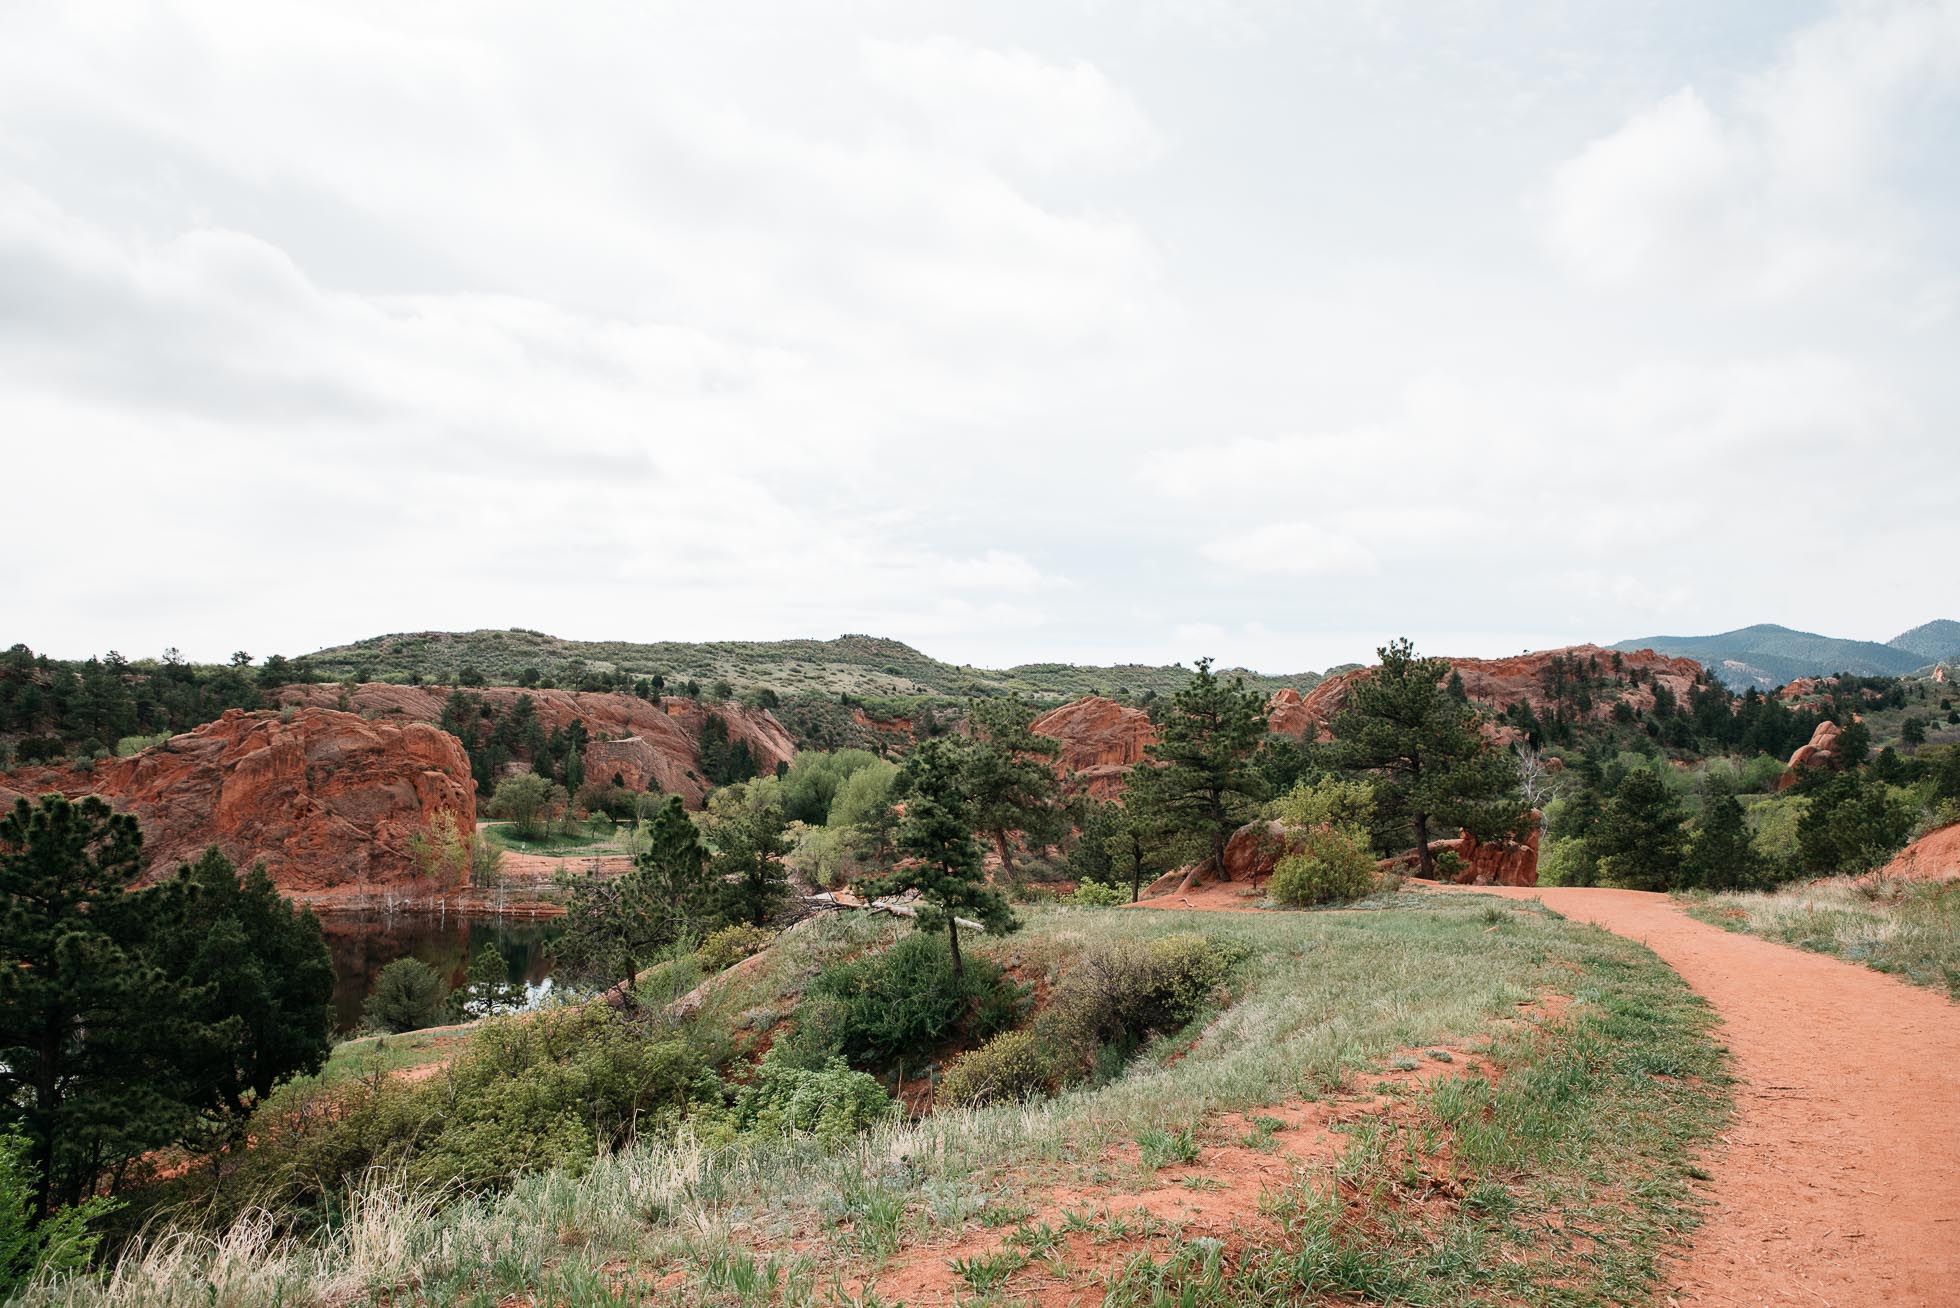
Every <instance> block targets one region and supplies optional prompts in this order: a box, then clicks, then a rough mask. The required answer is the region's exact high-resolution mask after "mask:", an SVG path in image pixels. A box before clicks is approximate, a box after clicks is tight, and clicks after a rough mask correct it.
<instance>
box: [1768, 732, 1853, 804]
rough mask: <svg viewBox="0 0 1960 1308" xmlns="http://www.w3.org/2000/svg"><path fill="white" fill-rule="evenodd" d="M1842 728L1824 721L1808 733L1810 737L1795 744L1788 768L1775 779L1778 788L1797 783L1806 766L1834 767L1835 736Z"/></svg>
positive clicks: (1836, 762)
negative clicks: (1799, 743)
mask: <svg viewBox="0 0 1960 1308" xmlns="http://www.w3.org/2000/svg"><path fill="white" fill-rule="evenodd" d="M1841 730H1842V728H1840V727H1839V726H1838V724H1837V723H1835V722H1831V721H1824V722H1820V723H1818V724H1817V729H1816V730H1815V731H1813V732H1811V733H1810V739H1809V740H1808V741H1806V742H1804V743H1803V744H1801V745H1799V746H1797V751H1796V753H1794V754H1792V755H1790V768H1789V771H1787V772H1785V773H1784V774H1783V775H1782V776H1780V777H1778V778H1777V779H1776V788H1777V789H1778V790H1788V789H1789V788H1790V787H1791V786H1794V785H1796V784H1797V782H1798V780H1799V779H1801V776H1802V773H1803V771H1804V770H1805V769H1806V768H1834V767H1836V766H1837V765H1838V758H1837V738H1838V733H1839V731H1841Z"/></svg>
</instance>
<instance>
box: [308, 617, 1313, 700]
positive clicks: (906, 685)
mask: <svg viewBox="0 0 1960 1308" xmlns="http://www.w3.org/2000/svg"><path fill="white" fill-rule="evenodd" d="M573 660H581V661H583V662H584V664H585V665H586V666H587V667H588V668H592V669H594V670H598V671H610V670H612V669H615V668H620V669H624V670H626V671H628V672H631V673H632V674H634V675H635V676H639V675H650V674H652V673H655V672H659V673H663V674H665V675H666V677H667V678H668V680H669V681H684V680H686V679H688V678H690V677H692V678H694V679H695V680H697V681H700V682H702V683H703V684H712V683H713V682H714V681H717V680H726V681H728V682H729V683H730V684H731V685H733V686H735V687H736V689H738V690H743V689H747V688H749V687H751V686H767V687H770V688H772V689H774V690H776V691H778V692H780V693H782V694H786V695H791V694H799V693H804V692H811V693H820V694H825V695H835V694H837V693H839V692H849V693H850V694H853V695H870V696H921V695H927V696H945V697H964V696H967V695H974V694H982V695H984V694H997V693H1000V692H1003V691H1008V692H1014V693H1019V694H1028V695H1038V696H1047V697H1053V698H1057V699H1069V698H1074V697H1076V696H1078V695H1085V694H1091V693H1095V692H1106V693H1125V692H1127V693H1130V694H1142V693H1143V692H1144V691H1146V690H1155V691H1157V692H1158V693H1159V694H1168V693H1170V692H1171V691H1174V690H1180V689H1182V688H1183V687H1184V684H1185V683H1186V682H1187V681H1189V680H1190V676H1191V673H1190V669H1188V668H1183V667H1177V666H1171V667H1148V666H1144V665H1141V664H1125V665H1119V666H1116V667H1107V668H1103V667H1077V666H1075V665H1073V664H1067V663H1031V664H1025V665H1022V666H1020V667H1015V668H1005V669H990V668H975V667H962V666H958V665H956V664H951V663H942V662H940V661H939V660H938V659H935V658H931V657H928V656H927V655H925V654H922V653H920V652H919V651H918V650H915V649H913V648H912V647H911V646H909V645H906V644H903V643H901V642H899V641H895V640H885V639H883V638H880V637H875V636H840V637H838V638H837V639H835V640H776V641H714V642H709V643H703V644H690V643H685V642H680V641H658V642H654V643H651V644H633V643H631V642H626V641H571V640H560V639H558V638H557V637H555V636H547V635H544V634H543V633H541V632H535V631H524V630H517V629H513V630H510V631H467V632H412V633H402V634H398V635H391V636H376V637H373V638H371V639H368V640H362V641H356V642H355V643H354V644H351V645H340V646H336V647H334V648H332V649H325V650H321V651H320V652H318V653H317V654H309V655H307V657H306V662H307V663H308V664H309V665H310V666H312V667H313V668H315V669H317V670H319V671H321V672H324V673H326V674H328V675H330V676H332V677H334V678H340V677H343V676H346V675H347V674H349V673H351V672H355V671H356V670H357V669H358V670H361V671H364V672H366V673H368V674H369V675H370V677H371V679H376V680H383V681H399V680H406V679H407V678H408V677H409V676H411V675H414V674H420V675H421V676H422V677H423V678H424V679H426V680H429V681H433V682H442V683H445V684H446V683H447V682H448V680H449V679H450V678H451V677H452V676H453V675H454V674H455V672H456V670H457V669H458V668H460V667H464V666H473V667H476V668H479V669H481V670H482V672H483V673H484V675H485V676H487V677H488V678H489V679H490V680H491V681H492V682H494V683H498V684H510V683H512V682H514V681H515V679H516V677H517V674H518V673H520V672H522V671H523V670H524V669H525V668H527V667H532V668H536V669H538V670H539V671H540V672H542V673H544V674H546V675H548V676H552V677H559V676H561V675H562V674H563V672H564V670H565V668H566V666H567V665H568V664H570V663H571V662H572V661H573ZM1245 677H1246V681H1247V683H1248V684H1250V685H1252V686H1254V687H1256V688H1257V689H1259V690H1262V691H1272V690H1277V689H1279V688H1280V687H1282V686H1294V687H1297V688H1299V689H1301V690H1305V689H1307V688H1309V687H1311V686H1313V685H1315V684H1316V683H1317V682H1319V680H1320V676H1319V674H1317V673H1312V672H1303V673H1299V674H1297V675H1293V676H1261V675H1258V674H1255V673H1246V674H1245Z"/></svg>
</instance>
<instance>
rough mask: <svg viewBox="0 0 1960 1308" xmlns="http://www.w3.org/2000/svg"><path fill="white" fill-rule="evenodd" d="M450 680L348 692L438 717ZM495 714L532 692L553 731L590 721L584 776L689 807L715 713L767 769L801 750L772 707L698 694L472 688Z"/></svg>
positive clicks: (403, 713) (383, 714)
mask: <svg viewBox="0 0 1960 1308" xmlns="http://www.w3.org/2000/svg"><path fill="white" fill-rule="evenodd" d="M449 693H450V692H449V689H448V688H447V687H444V686H397V685H394V684H392V683H389V682H369V683H367V684H364V685H360V686H356V687H354V688H353V689H351V690H349V691H347V692H346V696H347V706H348V707H349V708H352V709H355V710H357V711H358V712H360V713H362V714H363V715H365V716H367V717H369V718H372V719H374V720H376V721H408V722H428V723H434V722H439V721H441V720H442V709H443V704H444V703H445V702H446V701H447V700H448V698H449ZM468 693H469V694H471V695H474V696H476V697H477V698H478V699H479V700H481V701H482V703H483V704H484V706H485V707H487V708H488V709H489V710H490V712H491V715H492V716H493V717H502V716H503V715H504V714H506V713H508V712H509V711H510V710H511V708H512V707H513V706H515V704H516V703H517V701H518V700H519V699H520V698H523V697H527V696H528V697H529V699H530V701H531V704H532V707H533V708H534V709H535V711H536V712H537V715H538V724H539V725H540V726H541V727H543V728H544V730H545V731H546V732H551V731H555V730H559V729H562V728H565V727H569V726H571V724H572V723H573V722H582V723H584V724H585V732H586V738H587V744H586V747H585V775H586V776H588V777H591V778H593V779H595V780H598V781H610V780H611V779H612V778H613V777H614V776H615V775H617V776H618V777H619V779H620V781H621V782H622V783H624V785H625V786H626V788H627V789H629V790H646V789H648V788H649V787H651V788H653V789H656V790H659V791H660V792H661V793H663V794H668V795H679V796H680V797H681V798H682V799H683V800H684V801H685V802H686V803H687V804H688V806H689V807H693V808H698V807H700V804H701V800H702V798H703V797H704V796H705V795H706V794H707V793H708V782H707V780H706V778H705V776H704V774H703V769H702V766H701V747H700V737H701V728H702V726H703V725H704V724H705V723H706V722H707V720H708V716H709V714H714V715H715V716H717V717H719V718H721V720H722V722H723V723H725V724H726V725H727V727H728V739H729V741H730V742H731V743H733V742H735V741H742V742H744V743H746V744H747V745H748V747H749V753H750V755H751V756H752V757H753V758H754V759H755V765H756V770H757V771H758V772H760V773H762V774H763V775H765V776H767V775H768V774H770V773H772V772H774V771H775V770H776V765H777V764H778V763H787V762H789V761H790V760H791V759H792V758H794V757H795V756H796V745H795V742H793V741H792V740H791V739H790V735H789V732H788V731H786V730H785V729H784V728H783V724H782V723H780V722H778V721H776V718H775V715H774V714H772V713H770V712H769V711H768V710H766V709H752V708H749V707H748V706H746V705H743V704H736V703H730V704H717V705H703V704H700V703H698V702H696V701H694V700H691V699H671V698H670V699H663V700H661V701H660V702H659V703H657V704H656V703H653V702H651V701H648V700H644V699H641V698H640V697H639V696H637V695H620V694H613V693H610V692H599V691H579V690H523V689H520V688H518V687H516V686H491V687H487V688H485V689H482V690H472V691H470V692H468ZM341 694H342V688H341V687H339V686H330V685H310V686H286V687H283V688H282V689H281V690H280V691H279V692H278V696H277V698H278V700H279V702H280V703H282V704H298V705H311V706H321V707H325V706H331V705H335V704H338V703H339V702H340V697H341Z"/></svg>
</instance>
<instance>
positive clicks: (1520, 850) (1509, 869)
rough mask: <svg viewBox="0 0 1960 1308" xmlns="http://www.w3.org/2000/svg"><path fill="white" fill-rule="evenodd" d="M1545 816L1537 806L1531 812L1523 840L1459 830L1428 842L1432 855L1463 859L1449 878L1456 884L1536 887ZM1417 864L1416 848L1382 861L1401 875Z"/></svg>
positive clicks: (1385, 867)
mask: <svg viewBox="0 0 1960 1308" xmlns="http://www.w3.org/2000/svg"><path fill="white" fill-rule="evenodd" d="M1543 820H1544V817H1543V815H1542V814H1540V813H1539V812H1538V811H1537V810H1536V809H1533V810H1532V813H1531V832H1530V834H1529V835H1527V836H1526V837H1525V838H1524V839H1523V840H1490V841H1483V840H1478V839H1477V838H1476V837H1475V836H1473V835H1471V834H1470V833H1469V832H1468V831H1462V832H1459V833H1458V834H1457V835H1456V836H1455V837H1454V838H1452V839H1449V840H1432V841H1430V842H1429V854H1430V857H1431V858H1434V857H1435V856H1436V855H1438V854H1441V853H1445V852H1448V853H1453V854H1455V855H1456V856H1457V857H1458V858H1460V859H1462V860H1463V865H1462V866H1461V867H1459V868H1458V869H1457V870H1456V872H1455V873H1454V874H1453V875H1452V876H1451V877H1450V878H1449V879H1450V882H1451V883H1452V884H1454V885H1459V886H1535V885H1537V884H1538V835H1539V827H1540V823H1542V822H1543ZM1418 867H1420V863H1419V862H1418V860H1417V859H1416V851H1415V850H1413V849H1411V850H1409V851H1408V852H1407V853H1405V854H1397V855H1396V856H1395V857H1394V858H1390V859H1384V860H1382V868H1383V870H1384V871H1393V872H1400V873H1401V874H1402V875H1404V876H1415V875H1416V871H1417V868H1418Z"/></svg>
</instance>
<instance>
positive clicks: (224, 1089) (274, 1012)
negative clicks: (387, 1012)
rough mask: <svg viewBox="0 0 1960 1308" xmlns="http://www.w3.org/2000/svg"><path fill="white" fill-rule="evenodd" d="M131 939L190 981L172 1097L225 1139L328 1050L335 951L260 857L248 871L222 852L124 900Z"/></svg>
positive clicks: (155, 960)
mask: <svg viewBox="0 0 1960 1308" xmlns="http://www.w3.org/2000/svg"><path fill="white" fill-rule="evenodd" d="M120 911H121V913H122V914H123V915H124V916H125V917H126V918H127V919H128V920H129V921H130V923H131V929H130V931H129V932H128V933H127V935H126V936H125V938H126V939H129V940H132V941H134V942H136V943H135V947H137V948H138V949H140V951H141V952H142V954H143V956H144V958H145V959H147V960H148V961H149V962H151V963H153V964H155V965H156V966H158V967H160V968H162V969H163V971H164V972H165V974H166V975H168V976H170V977H171V978H173V979H174V980H176V981H178V982H180V983H181V984H182V985H183V986H184V987H185V988H184V990H183V992H182V994H183V1007H181V1008H180V1009H179V1010H178V1013H177V1016H178V1017H179V1018H180V1019H182V1020H184V1022H185V1023H186V1028H187V1029H186V1030H185V1033H184V1039H183V1041H182V1042H181V1044H180V1045H179V1046H178V1048H177V1050H176V1052H175V1056H174V1057H173V1058H172V1059H171V1060H170V1061H171V1063H172V1067H173V1071H174V1073H175V1076H176V1079H177V1089H176V1091H175V1094H176V1097H177V1098H179V1099H180V1100H182V1101H183V1102H184V1103H185V1104H187V1105H189V1106H190V1107H193V1108H195V1109H197V1110H199V1112H200V1115H201V1118H202V1120H203V1122H204V1123H205V1126H206V1128H207V1133H210V1134H215V1135H216V1136H218V1137H219V1138H228V1137H229V1135H230V1133H232V1132H234V1131H235V1130H237V1129H239V1128H242V1126H243V1123H244V1120H245V1118H246V1116H247V1114H249V1113H250V1111H251V1108H252V1106H253V1105H254V1104H255V1103H257V1102H258V1101H260V1100H262V1099H264V1098H265V1097H266V1096H267V1095H268V1094H270V1093H272V1088H273V1087H274V1086H275V1085H277V1084H278V1083H279V1082H281V1081H283V1080H285V1079H286V1078H287V1077H290V1076H301V1075H310V1074H311V1073H313V1072H317V1071H319V1070H320V1067H321V1066H322V1065H323V1064H324V1063H325V1062H326V1060H327V1055H328V1054H329V1053H330V1052H332V1047H333V1045H332V1034H333V1010H332V1004H333V958H332V956H331V955H330V954H329V953H328V952H327V943H326V938H325V936H324V935H322V933H321V930H320V922H319V919H317V918H316V917H314V916H313V912H312V910H310V909H305V908H296V907H294V905H293V904H292V902H291V901H290V900H287V899H286V898H284V897H283V896H282V895H280V893H279V891H278V888H277V887H275V886H274V885H273V884H272V878H271V877H270V876H268V875H267V874H266V870H265V867H264V866H263V865H257V866H254V867H253V868H252V870H251V871H250V872H248V873H246V874H245V875H244V876H243V877H240V876H239V875H238V870H237V869H236V868H235V867H234V866H233V865H232V862H231V860H230V859H228V858H226V857H225V856H224V855H223V854H222V853H221V852H219V851H218V850H217V849H210V850H207V851H205V853H204V856H203V857H202V858H200V859H199V860H198V861H197V862H196V863H193V864H190V865H187V866H185V867H183V868H181V869H179V871H178V873H177V877H176V879H175V880H174V881H171V882H169V883H167V884H165V885H163V886H161V887H158V888H157V889H155V890H150V891H145V892H144V893H143V894H141V895H134V896H129V897H126V898H125V899H124V901H123V903H122V905H121V906H120Z"/></svg>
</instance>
